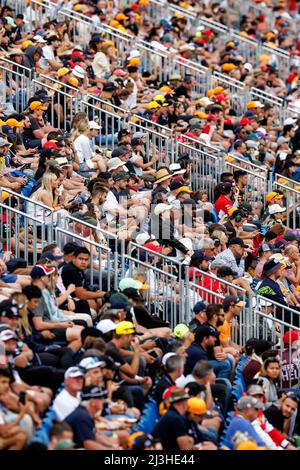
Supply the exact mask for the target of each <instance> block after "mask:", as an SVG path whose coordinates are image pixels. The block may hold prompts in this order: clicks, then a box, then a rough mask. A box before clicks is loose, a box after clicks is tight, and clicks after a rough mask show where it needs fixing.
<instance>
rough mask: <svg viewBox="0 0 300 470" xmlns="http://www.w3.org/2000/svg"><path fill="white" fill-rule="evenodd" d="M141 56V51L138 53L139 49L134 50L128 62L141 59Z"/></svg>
mask: <svg viewBox="0 0 300 470" xmlns="http://www.w3.org/2000/svg"><path fill="white" fill-rule="evenodd" d="M140 56H141V53H140V51H138V50H137V49H133V50H132V51H130V54H129V56H128V60H130V59H134V58H136V57H140Z"/></svg>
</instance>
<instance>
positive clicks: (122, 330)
mask: <svg viewBox="0 0 300 470" xmlns="http://www.w3.org/2000/svg"><path fill="white" fill-rule="evenodd" d="M135 331H136V330H135V326H134V324H133V323H132V322H131V321H121V322H120V323H118V324H117V326H116V329H115V332H116V335H132V334H133V333H135Z"/></svg>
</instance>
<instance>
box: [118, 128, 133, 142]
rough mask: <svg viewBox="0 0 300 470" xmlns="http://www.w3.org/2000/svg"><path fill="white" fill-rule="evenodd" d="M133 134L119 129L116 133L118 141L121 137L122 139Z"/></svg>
mask: <svg viewBox="0 0 300 470" xmlns="http://www.w3.org/2000/svg"><path fill="white" fill-rule="evenodd" d="M132 134H133V132H131V131H129V130H128V129H121V130H120V131H119V132H118V140H121V138H122V137H124V136H125V135H132Z"/></svg>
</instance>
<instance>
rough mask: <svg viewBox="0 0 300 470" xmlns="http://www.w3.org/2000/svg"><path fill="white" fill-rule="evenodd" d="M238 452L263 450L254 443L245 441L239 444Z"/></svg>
mask: <svg viewBox="0 0 300 470" xmlns="http://www.w3.org/2000/svg"><path fill="white" fill-rule="evenodd" d="M236 450H261V448H260V447H258V445H256V444H255V442H253V441H244V442H241V443H240V444H238V446H237V448H236Z"/></svg>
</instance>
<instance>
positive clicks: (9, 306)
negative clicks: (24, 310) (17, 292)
mask: <svg viewBox="0 0 300 470" xmlns="http://www.w3.org/2000/svg"><path fill="white" fill-rule="evenodd" d="M0 316H1V317H7V318H19V317H20V313H19V308H18V305H17V304H16V303H15V302H13V301H11V300H3V301H2V302H1V303H0Z"/></svg>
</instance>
